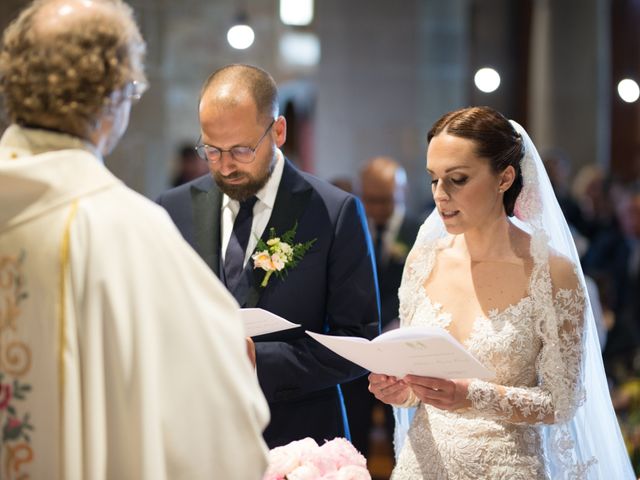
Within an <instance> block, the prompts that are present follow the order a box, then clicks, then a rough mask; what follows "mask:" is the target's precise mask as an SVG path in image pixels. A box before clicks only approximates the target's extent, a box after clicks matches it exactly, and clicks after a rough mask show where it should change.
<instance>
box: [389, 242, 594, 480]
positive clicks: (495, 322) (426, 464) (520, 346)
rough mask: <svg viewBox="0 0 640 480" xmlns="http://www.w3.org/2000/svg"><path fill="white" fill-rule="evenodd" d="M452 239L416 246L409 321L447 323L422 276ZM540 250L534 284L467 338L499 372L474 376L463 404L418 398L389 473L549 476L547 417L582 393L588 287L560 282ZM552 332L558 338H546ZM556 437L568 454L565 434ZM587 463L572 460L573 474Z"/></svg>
mask: <svg viewBox="0 0 640 480" xmlns="http://www.w3.org/2000/svg"><path fill="white" fill-rule="evenodd" d="M450 241H451V237H448V238H444V239H440V240H438V241H434V242H430V243H427V244H424V245H422V246H420V247H418V248H417V249H414V251H413V252H412V255H411V258H410V262H409V263H408V265H407V268H406V270H405V274H404V279H403V286H402V288H401V290H400V302H401V307H400V316H401V320H402V325H403V326H439V327H443V328H447V327H448V326H449V324H450V322H451V315H450V314H449V313H447V312H446V311H445V310H444V308H443V307H442V306H441V305H439V304H438V303H435V300H437V299H433V300H432V299H430V298H429V297H428V296H427V295H426V292H425V290H424V283H425V281H426V280H427V278H428V276H429V274H430V272H431V270H432V269H433V265H434V262H435V260H436V255H437V252H438V250H439V249H440V247H441V246H444V245H447V244H449V242H450ZM539 250H540V252H539V254H538V255H534V266H533V271H532V274H531V278H530V281H529V291H528V294H527V295H526V296H525V297H524V298H522V299H521V300H520V301H519V302H518V303H517V304H514V305H511V306H509V307H508V308H506V309H505V310H503V311H500V312H499V311H491V312H489V314H488V315H487V316H486V317H484V316H483V317H478V318H477V319H476V320H475V322H474V326H473V330H472V332H471V335H470V336H469V338H468V339H467V340H466V342H465V347H466V348H467V349H468V350H469V351H470V352H471V353H472V354H473V355H474V356H475V357H476V358H478V359H479V360H480V361H481V362H482V363H483V364H484V365H485V366H487V367H488V368H490V369H492V370H494V371H495V373H496V376H495V378H494V379H492V380H491V381H490V382H484V381H480V380H474V381H473V382H472V383H471V385H470V388H469V398H470V400H471V401H472V404H473V406H472V407H471V408H468V409H466V410H464V411H455V412H448V411H445V410H440V409H438V408H435V407H432V406H430V405H424V404H419V405H418V408H417V411H416V414H415V417H414V419H413V422H412V423H411V427H410V428H409V432H408V435H407V438H406V439H405V441H404V445H403V447H402V450H401V451H400V455H399V458H398V462H397V465H396V468H395V470H394V472H393V475H392V477H391V478H392V480H403V479H407V480H409V479H410V480H417V479H437V480H444V479H452V480H453V479H511V480H516V479H523V480H524V479H526V480H531V479H542V478H548V475H549V474H548V472H547V473H546V472H545V464H546V462H545V458H544V453H543V452H544V450H543V447H542V444H543V439H542V433H541V429H540V425H542V420H543V419H544V418H545V417H547V418H549V415H551V416H552V418H553V416H555V418H556V420H558V421H562V420H563V419H564V418H568V417H569V416H570V415H572V413H573V412H574V411H575V408H576V407H577V406H579V404H581V402H582V400H583V393H582V389H581V386H580V384H579V372H580V361H581V327H582V319H583V311H584V293H583V291H582V289H581V288H580V286H579V285H580V284H579V283H576V285H575V289H559V288H555V286H553V285H552V282H551V275H550V273H549V264H548V260H547V259H548V255H546V252H547V249H546V248H544V247H543V248H541V249H539ZM536 257H538V258H537V260H536ZM545 298H548V299H552V300H551V301H548V302H545V301H544V299H545ZM546 304H552V305H553V310H554V311H553V312H549V310H548V309H547V307H546ZM549 315H551V316H555V319H554V321H553V322H548V324H549V326H550V327H551V325H557V326H558V327H560V328H559V330H560V335H558V336H557V335H555V334H553V333H552V332H550V331H549V330H550V329H551V328H549V329H547V328H546V327H545V324H546V323H547V322H545V317H546V316H549ZM555 330H556V331H558V328H555ZM549 339H551V341H550V340H549ZM556 342H558V344H559V346H560V348H547V346H548V344H550V343H551V344H555V343H556ZM558 352H559V354H557V353H558ZM498 385H501V386H503V388H504V390H498V388H497V386H498ZM416 403H417V401H416ZM556 445H557V448H558V452H557V453H558V455H559V456H562V455H563V452H562V449H563V445H562V442H561V441H559V442H556ZM570 448H571V445H567V450H569V449H570ZM586 468H587V465H576V466H575V470H574V474H575V475H576V478H580V477H582V474H583V473H584V471H585V469H586Z"/></svg>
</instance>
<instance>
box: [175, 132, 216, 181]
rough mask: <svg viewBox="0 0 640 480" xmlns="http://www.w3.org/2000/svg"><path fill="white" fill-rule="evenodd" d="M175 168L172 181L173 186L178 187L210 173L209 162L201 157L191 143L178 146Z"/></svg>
mask: <svg viewBox="0 0 640 480" xmlns="http://www.w3.org/2000/svg"><path fill="white" fill-rule="evenodd" d="M173 168H174V170H175V173H174V175H173V180H172V181H171V186H172V187H177V186H178V185H182V184H183V183H187V182H190V181H191V180H195V179H196V178H198V177H201V176H202V175H206V174H207V173H209V166H208V165H207V162H205V161H204V160H203V159H202V158H200V156H199V155H198V153H197V152H196V150H195V148H193V145H191V144H190V143H183V144H182V145H181V146H180V148H178V151H177V155H176V160H175V165H174V167H173Z"/></svg>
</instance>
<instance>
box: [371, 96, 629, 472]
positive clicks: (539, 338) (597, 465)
mask: <svg viewBox="0 0 640 480" xmlns="http://www.w3.org/2000/svg"><path fill="white" fill-rule="evenodd" d="M428 142H429V147H428V150H427V171H428V172H429V174H430V175H431V178H432V182H431V188H432V191H433V196H434V200H435V203H436V209H435V210H434V212H433V213H432V214H431V215H430V216H429V218H428V219H427V220H426V222H425V223H424V225H423V226H422V228H421V230H420V233H419V234H418V238H417V240H416V243H415V245H414V246H413V249H412V250H411V253H410V255H409V258H408V260H407V264H406V267H405V271H404V277H403V281H402V285H401V287H400V292H399V296H400V318H401V326H402V327H411V326H424V325H429V326H440V327H443V328H446V329H447V330H448V331H449V332H450V333H451V334H452V335H453V336H454V337H455V338H456V339H457V340H459V341H460V342H461V343H462V344H463V345H464V346H465V347H466V348H467V349H468V350H469V351H470V352H471V353H472V354H473V355H474V356H475V357H476V358H478V359H479V360H480V361H481V362H482V363H483V364H484V365H485V366H487V367H489V368H490V369H492V370H493V371H495V378H493V379H492V380H491V381H481V380H478V379H464V380H449V379H438V378H427V377H419V376H413V375H409V376H407V377H405V378H402V379H398V378H394V377H389V376H386V375H379V374H375V373H372V374H371V375H370V376H369V382H370V386H369V389H370V391H371V392H372V393H373V394H374V395H375V396H376V397H377V398H378V399H380V400H382V401H383V402H386V403H389V404H392V405H394V406H396V407H399V408H397V409H396V454H397V457H398V458H397V465H396V468H395V470H394V472H393V475H392V479H393V480H400V479H412V480H413V479H438V480H440V479H467V478H491V479H494V478H505V479H506V478H508V479H527V480H529V479H545V478H551V479H559V478H571V479H574V478H575V479H581V478H589V479H591V478H593V479H596V478H616V479H627V478H634V475H633V471H632V469H631V465H630V463H629V459H628V457H627V454H626V451H625V449H624V444H623V442H622V438H621V435H620V431H619V428H618V425H617V422H616V418H615V415H614V412H613V409H612V407H611V401H610V398H609V394H608V390H607V383H606V379H605V377H604V371H603V368H602V360H601V358H600V350H599V346H598V341H597V338H596V332H595V326H594V321H593V314H592V312H591V307H590V305H589V301H588V298H587V297H586V294H585V292H586V289H585V285H584V277H583V274H582V270H581V268H580V264H579V261H578V256H577V254H576V251H575V247H574V245H573V241H572V239H571V234H570V232H569V229H568V228H567V224H566V221H565V220H564V217H563V216H562V213H561V211H560V208H559V206H558V203H557V201H556V199H555V196H554V194H553V191H552V189H551V185H550V183H549V179H548V177H547V175H546V173H545V171H544V168H543V167H542V163H541V161H540V157H539V155H538V153H537V151H536V149H535V147H534V146H533V144H532V143H531V140H530V139H529V137H528V135H527V133H526V132H525V131H524V129H523V128H522V127H521V126H520V125H518V124H516V123H515V122H509V121H508V120H507V119H506V118H504V117H503V116H502V115H501V114H500V113H498V112H496V111H495V110H493V109H491V108H488V107H472V108H466V109H462V110H458V111H454V112H450V113H448V114H446V115H444V116H443V117H442V118H441V119H440V120H438V121H437V122H436V123H435V124H434V126H433V127H432V129H431V131H430V132H429V134H428Z"/></svg>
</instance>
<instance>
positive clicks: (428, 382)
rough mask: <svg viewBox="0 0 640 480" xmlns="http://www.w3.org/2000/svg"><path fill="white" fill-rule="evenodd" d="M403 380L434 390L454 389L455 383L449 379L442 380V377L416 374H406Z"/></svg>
mask: <svg viewBox="0 0 640 480" xmlns="http://www.w3.org/2000/svg"><path fill="white" fill-rule="evenodd" d="M404 380H405V381H406V382H407V383H409V384H411V385H418V386H421V387H424V388H429V389H431V390H434V391H436V392H439V391H451V390H453V389H455V384H454V383H453V382H452V381H450V380H444V379H442V378H433V377H419V376H416V375H407V376H406V377H405V378H404Z"/></svg>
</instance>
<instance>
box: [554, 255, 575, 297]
mask: <svg viewBox="0 0 640 480" xmlns="http://www.w3.org/2000/svg"><path fill="white" fill-rule="evenodd" d="M549 274H550V275H551V283H552V285H553V289H554V291H557V290H561V289H562V290H576V289H577V288H578V285H579V281H578V271H577V268H576V265H575V264H574V263H573V262H572V261H571V260H569V259H568V258H567V257H565V256H564V255H560V254H559V253H557V252H555V251H550V252H549Z"/></svg>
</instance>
